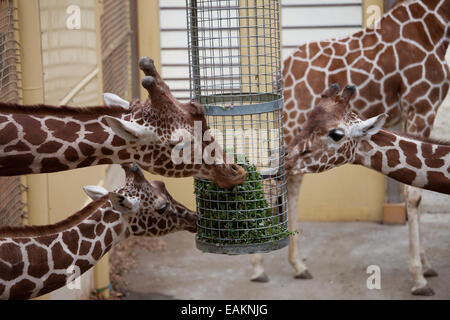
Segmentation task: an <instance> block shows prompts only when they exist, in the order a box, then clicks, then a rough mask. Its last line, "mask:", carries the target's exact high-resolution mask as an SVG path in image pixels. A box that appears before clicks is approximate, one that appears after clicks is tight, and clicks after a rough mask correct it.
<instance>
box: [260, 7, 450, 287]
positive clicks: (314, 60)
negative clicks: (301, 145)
mask: <svg viewBox="0 0 450 320" xmlns="http://www.w3.org/2000/svg"><path fill="white" fill-rule="evenodd" d="M449 25H450V2H449V1H446V0H445V1H444V0H439V1H438V0H406V1H405V0H403V1H401V0H399V1H397V2H396V5H395V6H394V7H393V8H392V10H390V11H389V12H387V13H386V14H384V15H383V16H382V17H381V19H380V20H379V21H378V23H376V28H365V29H363V30H361V31H359V32H356V33H354V34H352V35H350V36H346V37H341V38H337V39H331V40H324V41H317V42H310V43H306V44H303V45H301V46H299V47H298V48H297V49H296V50H295V51H294V52H293V53H292V54H291V55H290V56H289V57H288V58H287V59H286V60H285V61H284V63H283V71H282V73H283V85H284V88H283V95H284V100H285V107H284V125H285V126H284V128H285V129H284V137H285V144H286V145H289V143H290V142H291V141H292V140H293V139H294V137H295V136H296V130H297V129H298V127H302V126H303V125H304V123H305V121H306V119H307V118H308V115H309V114H310V113H311V111H312V110H313V108H314V106H315V105H316V104H317V103H318V102H319V99H320V95H321V94H322V92H323V91H325V89H326V88H328V87H329V85H330V84H332V83H337V84H339V85H340V86H341V87H344V86H345V85H346V84H348V83H353V84H354V85H356V87H357V88H358V90H357V94H356V97H355V98H354V99H353V101H352V102H351V104H350V106H351V109H352V110H353V111H354V112H355V113H356V114H357V115H358V116H360V117H361V118H365V119H367V118H371V117H374V116H376V115H379V114H381V113H385V114H387V119H386V121H385V127H387V128H393V127H396V126H398V125H399V124H400V123H401V122H402V121H403V120H405V121H406V132H407V133H409V134H416V135H420V136H421V137H423V138H428V137H429V135H430V133H431V129H432V126H433V122H434V119H435V116H436V113H437V111H438V108H439V106H440V105H441V103H442V101H443V100H444V98H445V96H446V95H447V92H448V88H449V83H450V77H449V68H448V65H447V63H446V60H445V53H446V51H447V48H448V44H449V41H450V39H449V37H450V30H449ZM302 177H303V175H301V174H297V175H289V177H288V181H287V189H288V190H287V194H288V207H289V211H288V212H289V230H291V231H293V230H297V228H298V222H297V212H298V197H299V191H300V187H301V182H302ZM406 196H407V198H408V201H407V202H406V205H407V210H408V216H409V221H408V223H409V225H410V228H412V229H413V230H414V231H413V232H412V233H411V237H414V239H411V241H410V242H411V243H414V245H415V246H420V247H422V246H421V244H420V243H421V241H420V237H419V223H418V220H419V219H418V218H417V214H418V209H417V205H418V204H419V203H420V198H421V192H420V191H418V190H412V189H411V188H410V187H407V188H406ZM298 238H299V235H298V234H295V235H293V236H291V238H290V243H289V254H288V260H289V262H290V264H291V265H292V266H293V267H294V269H295V276H294V277H295V278H298V279H311V278H312V275H311V273H310V272H309V270H308V268H307V266H306V265H305V263H303V262H302V260H301V258H300V253H299V249H298V242H299V240H298ZM423 256H424V260H425V261H426V258H425V254H424V255H423ZM262 262H263V256H262V255H255V256H252V264H253V274H252V276H251V280H252V281H263V282H265V281H268V277H267V275H266V274H265V272H264V268H263V266H262ZM424 265H425V266H426V270H425V272H424V273H425V274H426V275H427V276H435V275H437V273H436V272H435V271H434V270H433V269H432V268H431V266H430V264H429V263H428V262H426V263H424ZM420 267H422V266H420ZM420 267H419V268H420ZM418 291H419V292H420V291H421V290H418ZM425 291H426V290H425Z"/></svg>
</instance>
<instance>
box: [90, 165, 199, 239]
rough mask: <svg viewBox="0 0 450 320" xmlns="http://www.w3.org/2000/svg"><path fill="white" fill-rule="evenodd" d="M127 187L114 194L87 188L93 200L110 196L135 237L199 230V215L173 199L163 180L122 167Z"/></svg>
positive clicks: (95, 188) (102, 189)
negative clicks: (149, 178) (150, 178)
mask: <svg viewBox="0 0 450 320" xmlns="http://www.w3.org/2000/svg"><path fill="white" fill-rule="evenodd" d="M122 168H123V169H124V171H125V175H126V179H125V180H126V182H125V185H124V186H123V187H122V188H120V189H118V190H115V191H113V192H108V191H107V190H105V189H104V188H101V187H98V186H89V187H85V188H84V190H85V192H86V193H87V194H88V196H89V197H91V198H92V199H93V200H96V199H99V198H101V197H104V196H106V195H108V198H109V201H110V202H111V204H112V206H113V208H114V209H115V210H117V211H119V212H120V213H122V214H123V215H124V216H125V217H126V218H127V219H128V224H129V232H130V233H131V234H133V235H136V236H148V237H153V236H162V235H165V234H168V233H171V232H176V231H182V230H185V231H189V232H196V231H197V215H196V213H195V212H193V211H191V210H189V209H187V208H186V207H185V206H183V205H182V204H180V203H178V202H177V201H176V200H174V199H173V198H172V197H171V195H170V194H169V192H168V191H167V189H166V187H165V185H164V183H163V182H161V181H152V182H149V181H147V180H146V179H145V177H144V174H143V173H142V171H141V170H140V169H139V168H138V167H137V166H136V165H128V164H127V165H122Z"/></svg>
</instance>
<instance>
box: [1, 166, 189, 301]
mask: <svg viewBox="0 0 450 320" xmlns="http://www.w3.org/2000/svg"><path fill="white" fill-rule="evenodd" d="M123 168H124V170H125V173H126V184H125V186H124V187H123V188H121V189H119V190H117V191H115V192H107V191H106V190H104V189H103V188H100V187H86V188H85V191H86V193H87V194H88V195H89V196H90V197H92V198H93V199H94V201H93V202H91V203H90V204H89V205H87V206H86V207H85V208H83V209H82V210H80V211H79V212H77V213H76V214H74V215H73V216H71V217H70V218H68V219H66V220H64V221H62V222H59V223H57V224H55V225H50V226H39V227H14V228H13V227H6V228H1V229H0V299H30V298H34V297H38V296H40V295H43V294H46V293H48V292H51V291H53V290H56V289H58V288H60V287H62V286H64V285H66V283H67V282H68V281H70V280H73V275H74V274H75V275H76V276H80V275H81V274H83V273H84V272H86V271H87V270H89V269H90V268H91V267H93V266H94V265H95V264H96V263H97V261H98V260H99V259H100V258H101V257H102V256H103V255H104V254H105V253H107V252H108V251H109V250H110V249H111V248H112V247H113V246H114V245H115V244H117V243H118V242H119V241H121V240H122V239H124V238H127V237H129V236H130V235H135V236H146V237H156V236H161V235H165V234H168V233H171V232H176V231H181V230H186V231H189V232H195V231H196V221H197V218H196V214H195V213H194V212H192V211H190V210H188V209H187V208H185V207H184V206H183V205H181V204H179V203H178V202H176V201H175V200H174V199H173V198H172V197H171V196H170V194H169V193H168V192H167V190H166V188H165V186H164V183H162V182H160V181H153V182H148V181H147V180H145V178H144V175H143V174H142V172H141V171H140V170H139V169H138V167H137V166H130V165H123Z"/></svg>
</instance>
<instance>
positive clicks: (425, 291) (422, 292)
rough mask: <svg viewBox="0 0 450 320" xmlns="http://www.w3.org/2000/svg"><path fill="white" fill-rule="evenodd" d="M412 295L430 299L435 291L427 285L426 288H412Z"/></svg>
mask: <svg viewBox="0 0 450 320" xmlns="http://www.w3.org/2000/svg"><path fill="white" fill-rule="evenodd" d="M411 294H412V295H413V296H425V297H429V296H434V290H433V289H431V287H430V286H429V285H425V286H423V287H419V288H412V290H411Z"/></svg>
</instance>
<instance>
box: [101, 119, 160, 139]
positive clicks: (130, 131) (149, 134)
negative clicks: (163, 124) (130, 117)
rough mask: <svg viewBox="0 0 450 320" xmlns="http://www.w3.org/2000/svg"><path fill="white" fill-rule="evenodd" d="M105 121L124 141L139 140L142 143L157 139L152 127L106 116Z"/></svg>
mask: <svg viewBox="0 0 450 320" xmlns="http://www.w3.org/2000/svg"><path fill="white" fill-rule="evenodd" d="M105 120H106V122H107V123H108V125H109V126H110V127H111V129H112V130H113V131H114V133H115V134H117V135H118V136H119V137H121V138H122V139H125V140H126V141H139V142H142V143H154V142H157V141H158V136H157V134H156V130H154V128H153V127H146V126H143V125H140V124H137V123H135V122H131V121H125V120H122V119H118V118H114V117H110V116H107V117H105Z"/></svg>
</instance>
